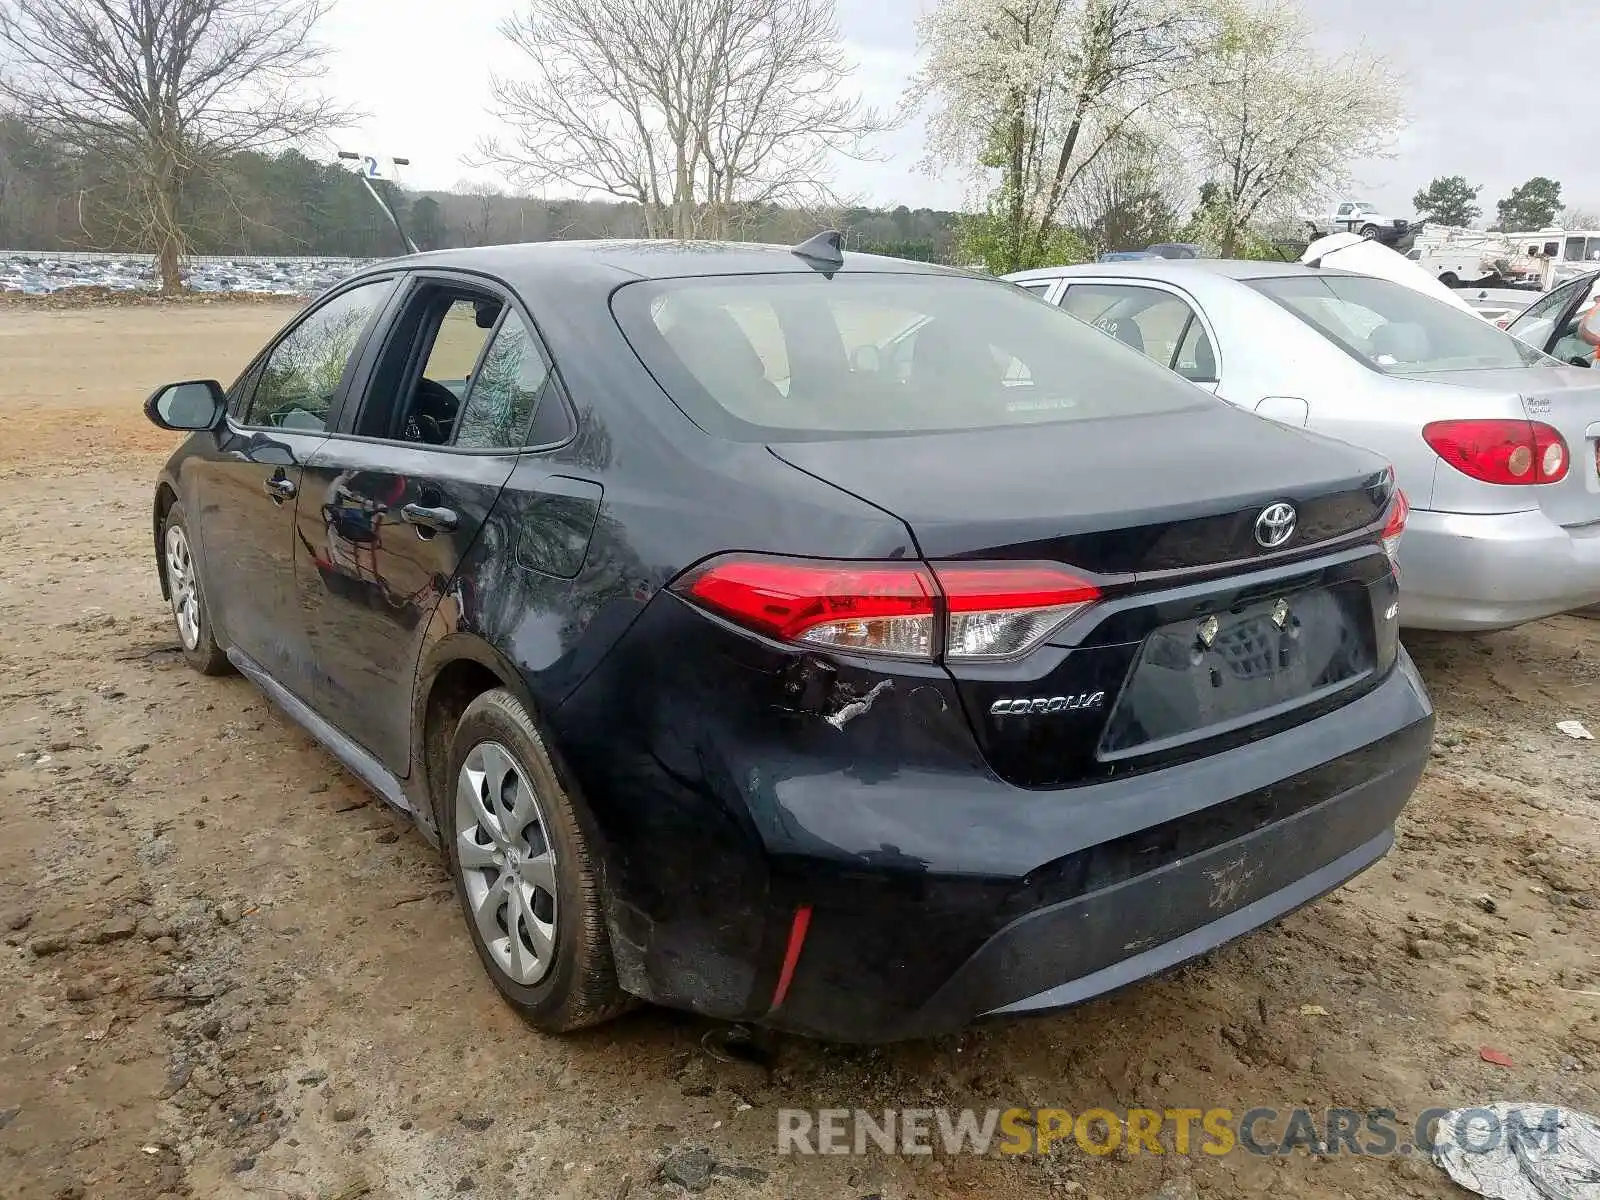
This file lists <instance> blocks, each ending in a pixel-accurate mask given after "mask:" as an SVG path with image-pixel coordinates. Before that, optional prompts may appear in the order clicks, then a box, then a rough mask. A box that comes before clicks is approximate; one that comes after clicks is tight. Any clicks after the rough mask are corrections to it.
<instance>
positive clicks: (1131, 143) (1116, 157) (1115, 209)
mask: <svg viewBox="0 0 1600 1200" xmlns="http://www.w3.org/2000/svg"><path fill="white" fill-rule="evenodd" d="M1180 159H1181V155H1179V154H1178V153H1177V152H1176V151H1175V150H1174V149H1173V148H1172V147H1171V146H1169V145H1167V144H1166V142H1165V141H1164V140H1163V139H1162V138H1161V137H1160V136H1158V135H1157V134H1156V133H1155V132H1154V131H1153V129H1151V128H1143V127H1129V128H1127V129H1125V130H1123V132H1122V134H1121V135H1120V136H1119V137H1117V138H1116V139H1115V140H1114V141H1113V142H1111V143H1110V144H1109V145H1107V146H1106V147H1105V148H1104V149H1103V150H1102V151H1101V153H1100V154H1098V155H1097V156H1096V157H1095V158H1094V160H1093V161H1092V162H1089V163H1087V164H1085V166H1084V168H1083V170H1082V171H1081V172H1079V174H1078V177H1077V180H1076V184H1075V186H1074V187H1073V188H1072V190H1071V191H1070V192H1069V193H1068V196H1067V201H1066V204H1065V205H1064V208H1063V213H1064V219H1065V220H1066V222H1067V224H1068V225H1070V226H1071V227H1072V228H1073V229H1075V230H1077V231H1078V234H1079V236H1080V237H1082V238H1083V241H1084V243H1085V245H1086V246H1087V247H1088V248H1089V249H1090V250H1092V251H1094V252H1095V253H1100V252H1101V251H1105V250H1142V249H1144V248H1145V247H1146V246H1148V245H1150V244H1152V243H1154V242H1162V241H1167V240H1169V239H1170V238H1171V237H1172V235H1173V233H1174V231H1175V230H1176V228H1177V225H1178V209H1179V206H1180V205H1182V204H1183V203H1184V201H1185V200H1186V199H1187V198H1188V196H1189V194H1190V192H1191V190H1192V189H1191V186H1190V183H1189V181H1188V180H1187V179H1186V178H1185V177H1184V173H1183V170H1182V169H1181V167H1180V166H1179V165H1178V164H1179V161H1180Z"/></svg>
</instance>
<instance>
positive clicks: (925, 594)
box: [673, 554, 1100, 661]
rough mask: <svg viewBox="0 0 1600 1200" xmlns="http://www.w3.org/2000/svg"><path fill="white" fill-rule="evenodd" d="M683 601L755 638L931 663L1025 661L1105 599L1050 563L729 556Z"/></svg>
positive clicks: (706, 568) (699, 578)
mask: <svg viewBox="0 0 1600 1200" xmlns="http://www.w3.org/2000/svg"><path fill="white" fill-rule="evenodd" d="M673 588H674V590H675V591H677V592H678V593H679V594H680V595H684V596H686V597H688V598H689V599H690V600H693V601H694V602H696V603H698V604H700V605H701V606H703V607H705V608H707V609H710V610H711V611H712V612H715V613H718V614H719V615H721V616H723V617H726V618H728V619H729V620H731V621H734V622H736V623H738V624H740V625H744V626H745V627H747V628H749V629H753V630H755V631H756V632H757V633H763V634H765V635H767V636H768V637H772V638H777V639H778V640H780V641H786V642H797V643H802V644H806V645H812V646H817V647H826V648H829V649H833V650H843V651H848V652H851V653H858V654H884V655H891V656H893V657H896V658H916V659H922V660H925V661H932V660H933V659H934V658H935V656H937V655H939V654H941V653H942V654H943V655H944V657H946V658H948V659H952V660H963V661H971V660H984V659H1005V658H1014V657H1016V656H1017V655H1021V654H1026V653H1027V652H1028V651H1029V650H1032V649H1033V648H1034V647H1035V646H1037V645H1038V644H1039V643H1040V642H1042V641H1043V640H1044V639H1045V638H1046V637H1048V636H1049V635H1050V634H1051V633H1053V632H1054V631H1055V630H1057V629H1059V628H1060V627H1061V626H1062V625H1063V624H1065V623H1066V622H1067V621H1069V620H1070V619H1071V618H1072V617H1074V616H1075V615H1077V613H1079V612H1080V611H1082V610H1083V609H1084V608H1085V607H1086V606H1087V605H1089V604H1092V603H1093V602H1094V601H1095V600H1096V599H1098V598H1099V595H1100V590H1099V589H1098V588H1097V587H1095V586H1094V584H1092V583H1089V582H1088V581H1087V580H1084V579H1081V578H1079V577H1078V576H1076V575H1074V574H1072V573H1071V572H1070V571H1068V570H1066V569H1064V568H1062V567H1057V566H1054V565H1053V564H1050V563H947V564H942V565H940V566H938V567H936V568H934V569H933V570H930V569H929V568H928V567H926V566H924V565H922V564H920V563H859V562H832V561H823V560H817V559H787V558H766V557H761V556H757V555H744V554H740V555H729V556H726V557H723V558H718V559H713V560H712V561H710V562H708V563H705V564H703V565H701V566H699V567H696V568H695V569H694V570H692V571H690V572H689V573H688V574H687V575H685V576H684V577H683V578H682V579H680V580H679V581H678V582H677V583H676V584H674V585H673Z"/></svg>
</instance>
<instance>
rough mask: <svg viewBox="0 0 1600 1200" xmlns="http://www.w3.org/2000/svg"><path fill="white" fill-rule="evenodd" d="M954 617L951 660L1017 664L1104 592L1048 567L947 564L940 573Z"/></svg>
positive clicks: (948, 637) (948, 634)
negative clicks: (1015, 659)
mask: <svg viewBox="0 0 1600 1200" xmlns="http://www.w3.org/2000/svg"><path fill="white" fill-rule="evenodd" d="M934 574H935V575H937V576H938V579H939V586H940V588H941V590H942V591H943V592H944V598H945V605H946V608H947V610H948V613H949V616H948V620H947V624H946V630H945V644H944V653H945V657H946V658H950V659H967V660H971V659H986V658H1013V657H1015V656H1016V655H1018V654H1025V653H1027V652H1028V651H1029V650H1032V649H1033V648H1034V647H1035V646H1037V645H1038V644H1039V643H1040V642H1042V641H1043V640H1044V639H1045V638H1046V637H1048V636H1049V635H1050V634H1051V633H1053V632H1054V631H1055V630H1057V629H1059V628H1060V627H1061V626H1062V625H1064V624H1065V623H1066V622H1067V621H1068V620H1070V619H1071V618H1072V617H1074V616H1075V615H1077V613H1078V612H1080V611H1081V610H1082V609H1083V608H1084V607H1086V606H1087V605H1090V604H1093V603H1094V602H1095V601H1096V600H1098V599H1099V598H1100V589H1099V588H1097V587H1095V586H1094V584H1092V583H1089V582H1087V581H1086V580H1083V579H1079V578H1078V577H1077V576H1076V575H1074V574H1072V573H1071V572H1070V571H1066V570H1063V569H1062V568H1060V567H1053V566H1050V565H1048V564H1036V565H1031V566H1010V565H1006V564H1001V563H978V564H970V565H969V564H965V563H945V564H941V565H939V566H936V567H935V568H934Z"/></svg>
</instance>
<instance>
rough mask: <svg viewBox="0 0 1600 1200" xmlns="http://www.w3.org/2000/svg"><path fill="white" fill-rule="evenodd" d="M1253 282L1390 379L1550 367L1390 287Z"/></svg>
mask: <svg viewBox="0 0 1600 1200" xmlns="http://www.w3.org/2000/svg"><path fill="white" fill-rule="evenodd" d="M1246 282H1247V283H1248V285H1249V286H1250V287H1252V288H1254V289H1255V290H1256V291H1258V292H1260V293H1261V294H1262V295H1264V296H1266V297H1267V298H1268V299H1270V300H1273V301H1275V302H1276V303H1278V304H1279V305H1281V306H1282V307H1284V308H1285V309H1287V310H1288V311H1289V312H1291V313H1293V314H1294V315H1295V316H1297V317H1299V318H1300V320H1302V321H1304V322H1305V323H1306V324H1307V325H1309V326H1311V327H1312V328H1313V329H1315V330H1316V331H1317V332H1318V333H1320V334H1322V335H1323V336H1324V337H1326V338H1327V339H1328V340H1329V341H1331V342H1333V343H1334V344H1335V345H1337V346H1339V347H1340V348H1341V349H1342V350H1344V351H1345V352H1346V353H1348V354H1350V355H1351V356H1353V357H1355V358H1357V359H1359V360H1360V361H1361V362H1363V363H1365V364H1366V365H1367V366H1369V367H1371V368H1372V369H1373V370H1375V371H1382V372H1383V373H1384V374H1386V375H1411V374H1419V373H1422V372H1425V371H1473V370H1492V369H1495V368H1501V367H1527V366H1532V365H1534V364H1536V363H1538V362H1540V361H1548V360H1546V359H1545V358H1544V355H1543V354H1541V353H1540V352H1539V351H1538V350H1536V349H1534V348H1533V347H1532V346H1527V345H1524V344H1523V343H1522V342H1520V341H1518V340H1517V339H1516V338H1514V337H1512V336H1511V335H1510V334H1508V333H1506V332H1505V331H1504V330H1501V329H1497V328H1495V327H1494V326H1493V325H1491V324H1490V323H1489V322H1488V321H1485V320H1484V319H1483V318H1481V317H1476V316H1473V315H1472V314H1471V313H1466V312H1462V311H1461V310H1460V309H1456V308H1452V307H1451V306H1450V305H1448V304H1443V303H1441V302H1440V301H1438V300H1434V299H1433V298H1431V297H1429V296H1424V295H1423V294H1422V293H1420V292H1416V291H1413V290H1412V289H1410V288H1408V287H1403V286H1401V285H1400V284H1397V283H1391V282H1389V281H1388V280H1387V279H1374V278H1371V277H1370V276H1365V275H1329V274H1317V275H1311V274H1307V275H1287V276H1280V277H1277V278H1268V279H1251V280H1246Z"/></svg>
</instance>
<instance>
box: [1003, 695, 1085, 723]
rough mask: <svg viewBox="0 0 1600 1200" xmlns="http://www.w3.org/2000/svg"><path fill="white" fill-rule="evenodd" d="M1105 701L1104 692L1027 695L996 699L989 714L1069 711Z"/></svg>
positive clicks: (1005, 715) (1021, 714)
mask: <svg viewBox="0 0 1600 1200" xmlns="http://www.w3.org/2000/svg"><path fill="white" fill-rule="evenodd" d="M1105 702H1106V694H1105V693H1104V692H1079V693H1078V694H1077V695H1075V696H1027V697H1021V698H1018V699H1015V700H1012V699H1005V700H996V701H995V702H994V703H993V704H991V705H990V706H989V715H990V716H991V717H1021V716H1028V715H1032V714H1034V713H1058V712H1071V711H1072V710H1073V709H1078V708H1099V707H1100V706H1101V705H1102V704H1104V703H1105Z"/></svg>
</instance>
